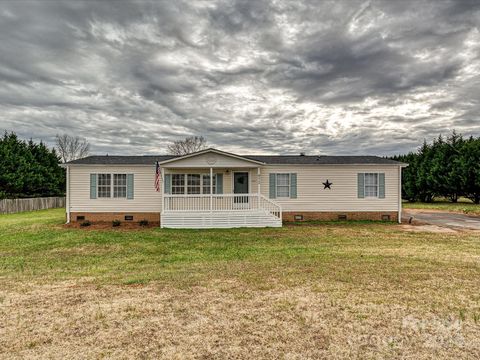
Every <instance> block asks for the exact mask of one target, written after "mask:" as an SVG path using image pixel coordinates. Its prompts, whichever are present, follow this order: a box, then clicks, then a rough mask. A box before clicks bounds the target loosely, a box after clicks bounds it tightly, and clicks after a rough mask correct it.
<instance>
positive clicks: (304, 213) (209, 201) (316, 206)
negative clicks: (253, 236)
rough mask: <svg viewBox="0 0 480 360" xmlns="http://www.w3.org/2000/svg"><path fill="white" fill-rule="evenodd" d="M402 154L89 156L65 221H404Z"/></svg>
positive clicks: (73, 170)
mask: <svg viewBox="0 0 480 360" xmlns="http://www.w3.org/2000/svg"><path fill="white" fill-rule="evenodd" d="M404 166H406V164H404V163H400V162H397V161H393V160H390V159H385V158H381V157H377V156H307V155H303V154H300V155H294V156H292V155H284V156H282V155H258V156H257V155H237V154H233V153H228V152H224V151H220V150H216V149H206V150H202V151H199V152H196V153H192V154H188V155H184V156H172V155H159V156H150V155H148V156H108V155H106V156H89V157H86V158H83V159H78V160H74V161H70V162H68V163H67V164H65V167H66V169H67V170H66V171H67V199H66V201H67V205H66V207H67V222H75V221H84V220H89V221H91V222H96V221H113V220H120V221H134V222H138V221H141V220H148V221H149V222H156V223H159V224H160V226H161V227H170V228H217V227H225V228H229V227H266V226H273V227H275V226H282V220H283V221H302V220H337V219H340V220H343V219H347V220H391V221H398V222H400V219H401V212H402V200H401V174H402V167H404Z"/></svg>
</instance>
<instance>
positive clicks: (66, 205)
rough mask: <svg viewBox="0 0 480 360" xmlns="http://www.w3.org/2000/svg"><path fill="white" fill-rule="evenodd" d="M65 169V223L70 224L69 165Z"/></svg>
mask: <svg viewBox="0 0 480 360" xmlns="http://www.w3.org/2000/svg"><path fill="white" fill-rule="evenodd" d="M66 169H67V184H66V186H65V188H66V194H65V210H66V212H67V224H70V166H68V165H67V166H66Z"/></svg>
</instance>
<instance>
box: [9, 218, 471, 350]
mask: <svg viewBox="0 0 480 360" xmlns="http://www.w3.org/2000/svg"><path fill="white" fill-rule="evenodd" d="M63 221H64V214H63V211H62V210H48V211H39V212H35V213H24V214H16V215H0V358H5V359H6V358H8V359H11V358H62V359H63V358H89V359H90V358H115V359H117V358H168V359H171V358H174V359H175V358H177V359H189V358H202V359H207V358H208V359H210V358H213V359H215V358H218V359H224V358H236V359H238V358H245V359H257V358H275V359H276V358H287V359H303V358H362V359H363V358H373V359H375V358H378V359H380V358H382V359H384V358H412V359H413V358H414V359H419V358H431V359H439V358H471V359H478V358H479V357H480V291H479V288H480V236H479V234H478V233H473V232H472V233H467V232H464V233H461V232H459V233H453V234H438V233H416V232H405V231H403V230H402V228H401V226H399V225H396V224H393V223H368V222H359V223H323V224H316V225H315V226H311V225H303V226H287V227H284V228H281V229H231V230H201V231H196V230H167V229H159V228H158V229H157V228H156V229H145V230H134V231H122V230H121V229H112V230H91V229H90V230H89V229H72V228H69V229H67V228H64V227H63V226H62V223H63Z"/></svg>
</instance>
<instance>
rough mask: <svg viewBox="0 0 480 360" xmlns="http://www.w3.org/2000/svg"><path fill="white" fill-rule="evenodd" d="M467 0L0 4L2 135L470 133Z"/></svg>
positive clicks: (138, 144)
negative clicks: (8, 132) (6, 133)
mask: <svg viewBox="0 0 480 360" xmlns="http://www.w3.org/2000/svg"><path fill="white" fill-rule="evenodd" d="M479 27H480V1H460V0H457V1H442V0H431V1H420V0H418V1H413V2H410V3H408V2H407V1H358V2H357V1H353V0H352V1H343V2H342V1H310V2H309V1H283V0H278V1H260V0H255V1H253V0H252V1H192V0H189V1H185V2H184V3H182V2H181V1H164V2H162V1H154V2H136V3H133V2H126V1H125V2H123V1H111V2H107V1H100V2H93V1H84V2H83V1H78V0H75V1H59V0H58V1H46V0H42V1H22V0H18V1H13V0H12V1H8V0H3V1H1V2H0V130H8V131H15V132H17V133H18V134H19V135H20V136H21V137H23V138H30V137H32V138H34V139H37V140H39V139H43V140H44V141H46V142H47V143H49V144H53V143H54V136H55V134H56V133H68V134H74V135H80V136H82V137H85V138H87V139H88V140H89V142H90V143H91V145H92V152H93V153H97V154H104V153H109V154H152V153H165V148H166V145H167V144H168V143H169V141H171V140H174V139H179V138H183V137H185V136H188V135H203V136H204V137H206V138H207V139H208V141H209V144H210V145H211V146H214V147H218V148H221V149H223V150H227V151H234V152H240V153H246V154H253V153H259V154H260V153H263V154H276V153H288V154H297V153H299V152H300V151H305V152H306V153H307V154H330V155H333V154H374V155H389V154H395V153H401V152H405V151H409V150H412V149H415V148H416V146H417V145H418V144H419V142H421V141H422V140H423V139H424V138H427V139H431V138H432V137H434V136H436V135H438V134H439V133H443V134H447V133H448V132H449V131H451V129H454V128H455V129H456V130H457V131H459V132H461V133H464V134H468V135H476V136H479V135H480V100H479V99H480V28H479Z"/></svg>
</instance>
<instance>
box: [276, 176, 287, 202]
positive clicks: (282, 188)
mask: <svg viewBox="0 0 480 360" xmlns="http://www.w3.org/2000/svg"><path fill="white" fill-rule="evenodd" d="M277 197H290V174H277Z"/></svg>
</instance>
